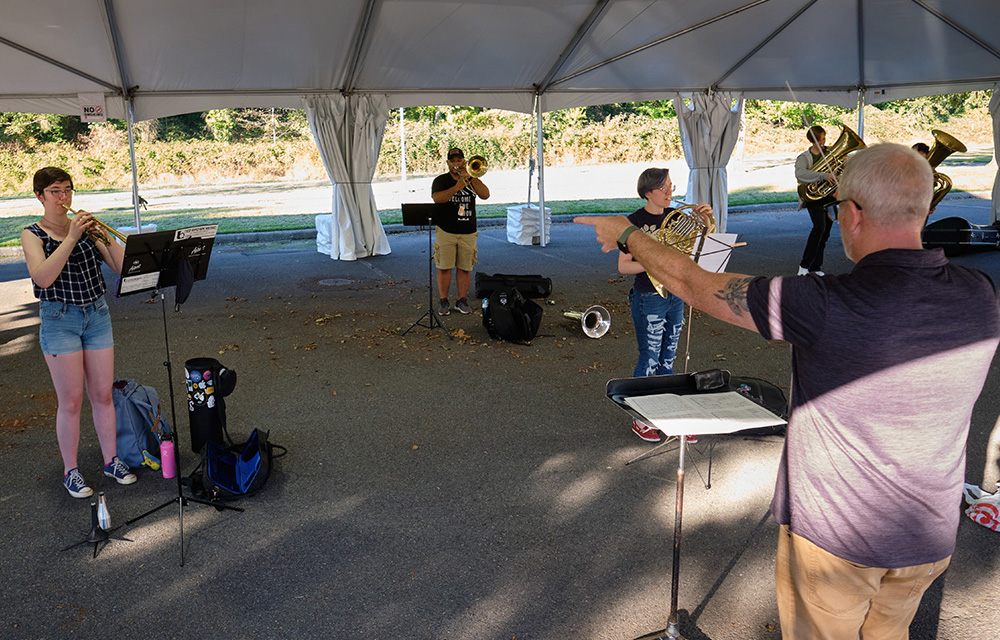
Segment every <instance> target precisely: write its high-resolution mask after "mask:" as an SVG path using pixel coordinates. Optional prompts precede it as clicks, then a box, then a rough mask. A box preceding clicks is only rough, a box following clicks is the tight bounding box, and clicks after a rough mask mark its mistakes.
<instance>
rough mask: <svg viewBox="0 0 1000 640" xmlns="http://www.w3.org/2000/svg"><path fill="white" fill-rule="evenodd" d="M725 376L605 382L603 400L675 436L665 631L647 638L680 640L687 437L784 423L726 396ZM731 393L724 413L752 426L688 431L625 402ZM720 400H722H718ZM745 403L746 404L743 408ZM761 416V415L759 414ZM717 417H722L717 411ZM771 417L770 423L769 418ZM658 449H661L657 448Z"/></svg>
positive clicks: (686, 423)
mask: <svg viewBox="0 0 1000 640" xmlns="http://www.w3.org/2000/svg"><path fill="white" fill-rule="evenodd" d="M728 383H729V372H728V371H720V370H718V369H715V370H711V371H705V372H701V373H690V374H675V375H665V376H649V377H645V378H618V379H615V380H609V381H608V385H607V390H606V393H607V396H608V398H610V399H611V400H612V401H613V402H614V403H615V404H617V405H618V406H619V407H621V408H622V409H624V410H625V411H626V412H628V413H629V415H631V416H632V417H633V418H638V419H639V420H642V421H643V422H645V423H646V424H649V425H652V426H655V427H656V429H657V430H659V431H661V432H663V433H664V435H666V436H677V437H678V442H679V443H680V444H679V445H678V446H679V452H680V453H679V455H678V458H677V488H676V493H675V497H674V550H673V551H674V554H673V566H672V567H671V572H670V617H669V618H668V621H667V628H666V629H665V630H663V631H662V632H660V633H657V634H655V635H651V636H643V637H655V638H658V639H661V640H681V635H680V624H679V621H678V614H677V588H678V585H679V584H680V560H681V520H682V516H683V514H684V455H685V453H686V451H687V437H686V436H687V435H689V434H691V433H698V434H699V435H700V434H702V433H716V434H724V433H734V432H736V431H740V430H742V429H746V428H749V427H751V426H765V425H779V424H784V423H785V420H783V419H782V418H780V417H778V416H776V415H774V414H772V413H771V412H770V411H768V410H767V409H765V408H763V407H762V406H760V405H759V404H756V403H754V402H753V401H752V400H750V399H748V398H746V397H745V396H743V395H740V394H739V393H736V392H729V391H728V390H729V384H728ZM724 392H728V393H732V394H734V395H735V397H731V396H728V395H727V396H726V398H725V400H726V402H725V403H720V404H730V403H729V400H730V399H731V400H732V402H731V404H732V408H731V409H730V408H728V407H727V409H726V413H729V412H734V413H735V412H740V411H743V410H745V411H746V412H747V415H748V416H753V418H754V420H755V423H754V424H753V425H749V424H747V423H743V422H738V421H737V420H736V419H731V420H728V419H723V420H719V421H718V423H717V424H713V426H712V427H711V428H706V426H705V424H704V422H702V423H701V424H699V426H698V427H692V426H691V424H692V421H691V420H690V419H688V418H686V417H677V418H676V419H663V418H659V417H657V416H658V415H662V414H653V413H651V412H650V411H649V410H646V411H639V410H638V409H637V408H636V407H634V406H632V405H630V404H629V403H628V399H629V398H635V397H639V396H657V395H661V394H673V395H675V396H690V395H699V394H706V395H707V394H717V393H724ZM719 398H720V399H722V397H721V396H720V397H719ZM743 403H749V404H743ZM761 412H763V413H761ZM719 415H720V416H721V415H723V412H722V410H721V409H720V411H719ZM772 417H773V420H771V419H770V418H772ZM661 446H662V445H661Z"/></svg>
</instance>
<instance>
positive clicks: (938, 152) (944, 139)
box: [927, 129, 968, 211]
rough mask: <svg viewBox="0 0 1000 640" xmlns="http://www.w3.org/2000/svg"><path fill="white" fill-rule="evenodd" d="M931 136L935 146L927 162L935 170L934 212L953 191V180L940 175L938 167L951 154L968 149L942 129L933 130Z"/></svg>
mask: <svg viewBox="0 0 1000 640" xmlns="http://www.w3.org/2000/svg"><path fill="white" fill-rule="evenodd" d="M931 135H933V136H934V144H932V145H931V148H930V151H928V152H927V162H929V163H930V164H931V169H934V195H933V197H931V206H930V210H931V211H933V210H934V209H936V208H937V206H938V204H940V203H941V200H943V199H944V197H945V196H946V195H947V194H948V192H949V191H951V178H949V177H948V176H946V175H945V174H943V173H938V171H937V166H938V165H939V164H941V162H943V161H944V159H945V158H947V157H948V156H950V155H951V154H953V153H956V152H957V153H965V152H966V151H967V150H968V149H967V148H966V146H965V145H964V144H962V141H961V140H959V139H958V138H956V137H954V136H952V135H950V134H947V133H945V132H944V131H941V130H940V129H933V130H931Z"/></svg>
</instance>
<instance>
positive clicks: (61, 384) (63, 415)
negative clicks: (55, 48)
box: [21, 167, 136, 498]
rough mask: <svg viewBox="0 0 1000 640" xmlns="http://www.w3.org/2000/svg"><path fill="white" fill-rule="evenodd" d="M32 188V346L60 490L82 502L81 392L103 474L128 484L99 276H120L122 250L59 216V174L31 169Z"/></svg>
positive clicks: (83, 216)
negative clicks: (49, 415) (44, 371)
mask: <svg viewBox="0 0 1000 640" xmlns="http://www.w3.org/2000/svg"><path fill="white" fill-rule="evenodd" d="M33 186H34V191H35V196H36V197H37V198H38V201H39V202H40V203H41V204H42V207H43V209H44V214H43V215H42V218H41V220H39V221H38V222H36V223H34V224H32V225H30V226H28V227H26V228H25V229H24V230H23V231H22V232H21V247H22V249H23V251H24V261H25V264H26V266H27V267H28V274H29V275H30V276H31V283H32V287H33V289H34V293H35V297H36V298H38V300H39V315H40V316H41V324H40V328H39V336H38V338H39V343H40V345H41V348H42V354H43V355H44V356H45V364H47V365H48V368H49V374H50V375H51V377H52V384H53V386H54V387H55V391H56V398H57V400H58V407H57V410H56V439H57V440H58V442H59V451H60V453H61V454H62V460H63V486H64V487H65V488H66V491H68V492H69V494H70V495H71V496H73V497H74V498H86V497H88V496H90V495H92V494H93V489H91V488H90V487H89V486H88V485H87V482H86V480H84V477H83V474H82V473H80V469H79V465H78V463H77V451H78V449H79V446H80V408H81V404H82V401H83V392H84V388H85V387H86V391H87V396H88V398H89V399H90V408H91V412H92V413H93V417H94V428H95V430H96V431H97V439H98V440H99V442H100V445H101V453H102V454H103V457H104V475H105V476H107V477H109V478H112V479H114V480H115V482H117V483H118V484H132V483H133V482H135V481H136V477H135V474H133V473H132V472H131V470H130V469H129V468H128V465H126V464H125V463H124V462H123V461H122V460H120V459H119V458H118V452H117V448H116V441H115V406H114V403H113V402H112V399H111V385H112V383H113V382H114V380H115V371H114V369H115V367H114V359H115V355H114V354H115V349H114V344H115V343H114V338H113V336H112V333H111V317H110V315H109V313H108V303H107V302H106V301H105V300H104V292H105V291H106V289H107V287H106V285H105V283H104V275H103V274H102V273H101V264H102V263H104V264H106V265H108V266H109V267H111V269H112V270H113V271H114V272H115V273H121V270H122V260H123V258H124V255H125V250H124V249H123V248H122V247H121V246H120V245H119V244H118V243H117V242H113V241H110V240H109V241H108V242H107V243H106V244H105V243H104V242H95V241H94V239H93V238H92V237H91V234H93V233H96V231H97V230H96V226H97V219H96V218H94V217H93V216H91V215H90V214H89V213H86V212H79V213H78V214H77V215H75V216H73V217H72V218H70V217H69V216H68V215H67V212H68V211H69V209H70V207H71V206H72V204H73V179H72V178H71V177H70V175H69V174H68V173H67V172H66V171H64V170H63V169H59V168H57V167H45V168H43V169H39V170H38V171H37V172H35V176H34V185H33ZM105 237H106V236H105Z"/></svg>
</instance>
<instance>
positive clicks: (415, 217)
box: [400, 202, 458, 340]
mask: <svg viewBox="0 0 1000 640" xmlns="http://www.w3.org/2000/svg"><path fill="white" fill-rule="evenodd" d="M400 208H401V210H402V212H403V224H404V225H406V226H408V227H423V226H426V227H427V260H428V262H427V311H425V312H424V315H422V316H420V317H419V318H417V321H416V322H414V323H413V324H411V325H410V326H409V327H408V328H407V329H406V331H404V332H403V334H402V335H404V336H405V335H406V334H407V333H409V332H410V329H412V328H413V327H423V328H425V329H430V330H432V331H433V330H434V328H435V327H439V328H440V329H441V330H442V331H444V335H446V336H448V339H449V340H453V339H454V338H452V337H451V332H450V331H448V328H447V327H445V326H444V324H443V323H442V322H441V318H439V317H438V316H437V314H436V313H434V245H433V244H432V240H431V232H432V230H433V226H434V225H436V224H440V221H441V220H454V219H455V218H456V216H458V204H456V203H454V202H442V203H440V204H438V203H427V204H424V203H419V204H404V205H401V207H400ZM424 318H427V324H421V322H423V319H424Z"/></svg>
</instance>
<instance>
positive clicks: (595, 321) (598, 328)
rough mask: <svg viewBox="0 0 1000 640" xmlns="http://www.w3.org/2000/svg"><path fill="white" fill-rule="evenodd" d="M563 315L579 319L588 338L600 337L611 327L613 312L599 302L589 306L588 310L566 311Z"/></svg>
mask: <svg viewBox="0 0 1000 640" xmlns="http://www.w3.org/2000/svg"><path fill="white" fill-rule="evenodd" d="M563 315H564V316H566V317H567V318H573V319H574V320H579V321H580V328H581V329H583V332H584V333H585V334H586V335H587V337H588V338H600V337H601V336H603V335H604V334H605V333H607V332H608V329H610V328H611V314H610V313H608V310H607V309H605V308H604V307H602V306H601V305H599V304H595V305H591V306H589V307H587V310H586V311H564V312H563Z"/></svg>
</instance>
